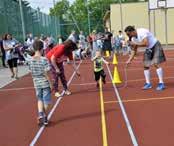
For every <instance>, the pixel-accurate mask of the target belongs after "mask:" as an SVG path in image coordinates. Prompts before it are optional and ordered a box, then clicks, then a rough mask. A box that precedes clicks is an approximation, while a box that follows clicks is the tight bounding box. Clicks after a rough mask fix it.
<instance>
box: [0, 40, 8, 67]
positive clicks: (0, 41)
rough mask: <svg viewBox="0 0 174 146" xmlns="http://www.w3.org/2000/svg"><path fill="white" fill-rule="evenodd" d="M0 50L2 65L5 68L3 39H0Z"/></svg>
mask: <svg viewBox="0 0 174 146" xmlns="http://www.w3.org/2000/svg"><path fill="white" fill-rule="evenodd" d="M0 49H1V53H2V58H1V59H2V65H3V67H7V66H6V64H5V50H4V47H3V39H2V38H0Z"/></svg>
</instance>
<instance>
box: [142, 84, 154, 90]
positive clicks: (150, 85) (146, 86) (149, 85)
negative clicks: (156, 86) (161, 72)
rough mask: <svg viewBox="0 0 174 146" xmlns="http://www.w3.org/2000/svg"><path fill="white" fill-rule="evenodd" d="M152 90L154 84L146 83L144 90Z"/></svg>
mask: <svg viewBox="0 0 174 146" xmlns="http://www.w3.org/2000/svg"><path fill="white" fill-rule="evenodd" d="M151 88H152V84H151V83H145V84H144V87H143V88H142V89H143V90H147V89H151Z"/></svg>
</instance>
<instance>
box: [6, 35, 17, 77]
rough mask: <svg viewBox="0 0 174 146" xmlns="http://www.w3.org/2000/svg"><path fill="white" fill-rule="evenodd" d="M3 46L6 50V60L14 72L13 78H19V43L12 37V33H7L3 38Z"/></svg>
mask: <svg viewBox="0 0 174 146" xmlns="http://www.w3.org/2000/svg"><path fill="white" fill-rule="evenodd" d="M3 47H4V50H5V51H6V60H7V63H8V65H9V68H10V71H11V73H12V75H11V78H14V77H15V78H16V79H18V69H17V65H18V64H17V61H18V58H19V55H18V47H19V43H18V42H17V41H16V40H15V39H13V38H12V35H10V34H5V36H4V40H3Z"/></svg>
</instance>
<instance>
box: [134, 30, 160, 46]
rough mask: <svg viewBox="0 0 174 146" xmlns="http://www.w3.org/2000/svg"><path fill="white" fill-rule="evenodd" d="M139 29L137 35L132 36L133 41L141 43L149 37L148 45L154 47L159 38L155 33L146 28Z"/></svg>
mask: <svg viewBox="0 0 174 146" xmlns="http://www.w3.org/2000/svg"><path fill="white" fill-rule="evenodd" d="M136 31H137V37H132V41H133V42H134V43H135V44H137V45H138V44H139V43H141V42H142V41H143V39H145V38H147V40H148V43H149V45H148V47H147V48H149V49H150V48H152V47H153V46H154V45H155V44H156V42H157V39H156V38H155V37H154V35H153V34H152V33H151V32H150V31H149V30H147V29H144V28H138V29H136Z"/></svg>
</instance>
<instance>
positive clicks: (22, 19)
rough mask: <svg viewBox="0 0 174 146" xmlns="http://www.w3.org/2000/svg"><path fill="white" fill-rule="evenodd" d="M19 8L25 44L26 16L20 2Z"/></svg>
mask: <svg viewBox="0 0 174 146" xmlns="http://www.w3.org/2000/svg"><path fill="white" fill-rule="evenodd" d="M19 7H20V14H21V22H22V34H23V41H24V42H25V38H26V36H25V34H26V33H25V24H24V15H23V9H22V1H21V0H19Z"/></svg>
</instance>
